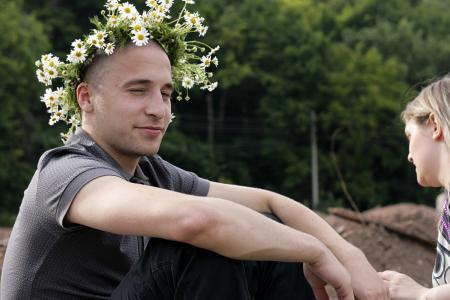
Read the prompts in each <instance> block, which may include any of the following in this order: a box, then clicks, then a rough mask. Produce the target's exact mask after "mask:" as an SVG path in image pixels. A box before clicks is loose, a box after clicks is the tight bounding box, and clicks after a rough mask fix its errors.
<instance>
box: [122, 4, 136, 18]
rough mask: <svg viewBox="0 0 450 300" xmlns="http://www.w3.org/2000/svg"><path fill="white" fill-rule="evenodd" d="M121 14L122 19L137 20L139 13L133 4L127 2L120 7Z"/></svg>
mask: <svg viewBox="0 0 450 300" xmlns="http://www.w3.org/2000/svg"><path fill="white" fill-rule="evenodd" d="M119 13H120V16H121V17H122V19H128V20H133V19H135V18H136V15H137V14H138V11H137V9H136V7H135V6H134V5H133V4H130V3H128V2H125V3H123V4H122V5H121V6H120V7H119Z"/></svg>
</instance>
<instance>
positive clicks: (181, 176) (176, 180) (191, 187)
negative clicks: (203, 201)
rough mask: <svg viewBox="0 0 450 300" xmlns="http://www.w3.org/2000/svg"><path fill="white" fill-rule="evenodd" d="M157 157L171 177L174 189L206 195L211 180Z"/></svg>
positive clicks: (185, 192)
mask: <svg viewBox="0 0 450 300" xmlns="http://www.w3.org/2000/svg"><path fill="white" fill-rule="evenodd" d="M155 159H157V160H158V161H159V164H161V165H162V166H163V168H164V170H165V171H166V172H167V176H168V177H169V178H170V181H171V186H172V189H173V190H174V191H177V192H180V193H184V194H190V195H195V196H206V195H207V194H208V191H209V181H208V180H206V179H203V178H201V177H199V176H198V175H197V174H195V173H193V172H189V171H185V170H183V169H181V168H179V167H177V166H174V165H172V164H171V163H169V162H167V161H165V160H163V159H162V158H161V157H159V156H156V157H155Z"/></svg>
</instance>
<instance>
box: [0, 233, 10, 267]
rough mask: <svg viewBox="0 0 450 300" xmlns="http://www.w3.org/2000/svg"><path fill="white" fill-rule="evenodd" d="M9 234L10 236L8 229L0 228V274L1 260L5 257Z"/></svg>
mask: <svg viewBox="0 0 450 300" xmlns="http://www.w3.org/2000/svg"><path fill="white" fill-rule="evenodd" d="M10 234H11V229H10V228H2V227H0V274H1V273H2V266H3V258H4V256H5V251H6V245H7V244H8V239H9V235H10Z"/></svg>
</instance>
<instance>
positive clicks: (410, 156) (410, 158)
mask: <svg viewBox="0 0 450 300" xmlns="http://www.w3.org/2000/svg"><path fill="white" fill-rule="evenodd" d="M408 161H409V162H410V163H412V162H413V158H412V155H411V153H408Z"/></svg>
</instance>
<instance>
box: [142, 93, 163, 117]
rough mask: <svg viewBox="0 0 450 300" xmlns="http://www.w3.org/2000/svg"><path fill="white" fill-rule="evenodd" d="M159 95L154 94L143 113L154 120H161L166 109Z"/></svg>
mask: <svg viewBox="0 0 450 300" xmlns="http://www.w3.org/2000/svg"><path fill="white" fill-rule="evenodd" d="M165 105H166V104H165V103H164V100H163V97H162V95H161V93H154V94H152V96H151V97H150V99H149V100H148V101H147V103H146V107H145V113H146V114H147V115H150V116H154V117H156V118H163V117H164V115H165V113H166V109H165Z"/></svg>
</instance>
